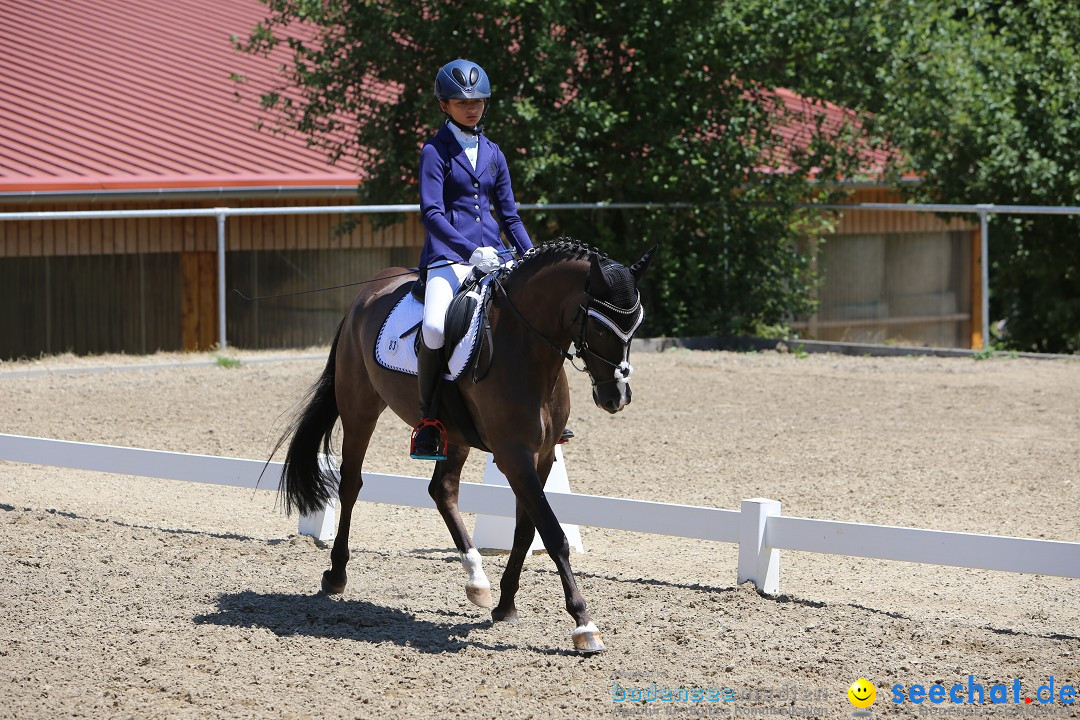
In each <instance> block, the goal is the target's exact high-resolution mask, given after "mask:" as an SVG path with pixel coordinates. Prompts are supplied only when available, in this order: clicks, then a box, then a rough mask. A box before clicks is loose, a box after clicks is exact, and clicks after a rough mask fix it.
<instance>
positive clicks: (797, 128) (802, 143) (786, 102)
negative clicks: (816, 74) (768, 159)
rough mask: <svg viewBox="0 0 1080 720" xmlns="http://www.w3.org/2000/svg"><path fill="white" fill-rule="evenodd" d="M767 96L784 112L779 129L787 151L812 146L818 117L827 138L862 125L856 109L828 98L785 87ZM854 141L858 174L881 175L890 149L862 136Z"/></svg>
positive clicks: (785, 164)
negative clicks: (869, 143) (843, 105)
mask: <svg viewBox="0 0 1080 720" xmlns="http://www.w3.org/2000/svg"><path fill="white" fill-rule="evenodd" d="M765 97H766V99H767V100H770V99H771V100H773V101H774V102H775V103H776V106H777V109H778V111H779V112H780V113H782V115H781V118H780V120H779V122H778V123H777V126H776V133H777V135H779V136H780V138H782V143H783V148H784V150H782V152H783V153H784V154H785V155H786V154H787V152H788V151H790V150H802V151H804V150H806V149H807V148H809V147H810V143H811V141H812V140H813V134H814V132H815V129H816V126H817V122H818V120H820V121H821V132H822V134H823V135H825V136H826V138H837V137H838V136H839V135H840V133H843V132H844V131H845V130H846V129H848V128H851V129H854V130H855V131H856V133H858V132H859V131H861V129H862V123H861V122H860V121H859V118H858V115H857V114H856V113H855V111H854V110H850V109H848V108H845V107H841V106H840V105H836V104H834V103H831V102H828V101H825V100H812V99H810V98H806V97H803V96H801V95H797V94H796V93H794V92H792V91H791V90H787V89H784V88H778V89H776V90H770V91H768V92H766V94H765ZM854 143H855V144H854V147H853V150H854V152H856V153H857V155H858V161H859V163H858V164H859V170H858V172H859V174H860V175H862V176H864V177H868V178H880V177H881V175H882V174H883V173H884V171H885V167H886V165H887V163H888V161H889V158H890V152H889V151H888V150H887V149H884V148H877V147H870V146H869V145H868V144H867V142H866V141H865V140H862V139H856V140H855V141H854ZM778 161H779V162H778V165H779V166H780V167H779V169H780V170H781V171H788V170H791V169H792V167H791V163H790V161H789V160H788V158H787V157H780V158H778ZM817 174H818V173H817V170H816V169H813V170H812V171H811V177H815V178H816V177H817Z"/></svg>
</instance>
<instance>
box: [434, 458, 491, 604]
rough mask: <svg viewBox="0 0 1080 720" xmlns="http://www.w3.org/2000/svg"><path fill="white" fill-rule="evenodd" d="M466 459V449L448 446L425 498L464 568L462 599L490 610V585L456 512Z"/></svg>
mask: <svg viewBox="0 0 1080 720" xmlns="http://www.w3.org/2000/svg"><path fill="white" fill-rule="evenodd" d="M468 457H469V448H468V447H462V446H458V445H451V446H449V447H448V448H447V449H446V459H445V460H440V461H439V462H437V463H435V471H434V473H432V476H431V483H430V484H429V485H428V494H429V495H431V499H432V500H434V501H435V507H437V508H438V509H439V514H440V515H442V517H443V521H444V522H445V523H446V527H447V529H449V530H450V536H451V537H452V538H453V539H454V545H456V546H457V549H458V553H460V555H461V564H462V565H463V566H464V567H465V572H467V573H468V575H469V579H468V580H467V581H466V583H465V596H466V597H468V598H469V601H470V602H471V603H473V604H474V605H477V606H479V607H482V608H490V607H491V583H490V582H489V581H488V579H487V575H485V574H484V567H483V562H482V560H481V558H480V553H479V551H477V549H476V547H475V546H474V545H473V541H472V538H471V537H469V531H468V530H466V529H465V522H464V521H463V520H462V519H461V513H460V512H459V511H458V489H459V487H460V483H461V468H462V467H463V466H464V465H465V460H466V459H467V458H468Z"/></svg>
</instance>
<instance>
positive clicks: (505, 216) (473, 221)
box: [419, 125, 533, 268]
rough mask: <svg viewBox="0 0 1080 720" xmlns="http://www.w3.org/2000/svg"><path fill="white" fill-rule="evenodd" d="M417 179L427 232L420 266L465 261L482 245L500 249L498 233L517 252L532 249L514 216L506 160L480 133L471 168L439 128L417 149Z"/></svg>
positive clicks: (450, 136)
mask: <svg viewBox="0 0 1080 720" xmlns="http://www.w3.org/2000/svg"><path fill="white" fill-rule="evenodd" d="M419 180H420V217H421V220H422V221H423V223H424V228H425V229H426V230H427V239H426V240H425V242H424V249H423V251H422V252H421V253H420V265H419V266H420V267H421V268H426V267H428V266H430V265H432V264H435V263H438V262H440V261H443V260H451V261H454V262H461V263H467V262H468V261H469V258H470V257H471V256H472V253H473V250H475V249H476V248H478V247H480V246H482V245H487V246H489V247H494V248H497V249H499V250H502V249H503V242H502V240H501V239H500V238H499V231H500V229H501V230H502V232H503V233H505V235H506V237H507V239H509V240H510V242H511V243H513V245H514V247H515V248H517V250H518V252H519V253H524V252H525V251H526V250H529V249H530V248H531V247H532V246H533V245H532V240H530V239H529V234H528V233H527V232H526V231H525V225H524V224H522V222H521V218H520V217H519V216H518V211H517V203H516V202H515V201H514V190H513V188H512V187H511V185H510V172H509V171H508V170H507V168H506V157H505V156H504V155H503V153H502V150H500V149H499V146H498V145H496V144H495V143H493V142H491V141H490V140H488V139H487V137H485V136H484V135H480V141H479V146H478V147H477V155H476V169H475V170H473V167H472V164H471V163H470V162H469V158H468V157H466V156H465V151H464V149H462V147H461V144H460V143H459V142H458V141H457V138H456V137H454V133H453V131H452V130H451V129H450V127H449V126H448V125H443V127H442V129H441V130H439V132H438V133H436V135H435V137H433V138H431V139H430V140H428V141H427V142H426V143H424V148H423V149H422V150H421V151H420V177H419ZM492 210H494V211H495V215H496V216H497V219H496V217H493V216H492V214H491V213H492Z"/></svg>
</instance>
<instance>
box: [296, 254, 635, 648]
mask: <svg viewBox="0 0 1080 720" xmlns="http://www.w3.org/2000/svg"><path fill="white" fill-rule="evenodd" d="M655 251H656V248H655V247H654V248H653V249H652V250H650V251H649V252H647V253H646V254H645V255H644V257H642V258H641V259H640V260H639V261H638V262H637V263H635V264H634V265H633V266H631V267H629V268H628V267H624V266H623V265H620V264H618V263H616V262H614V261H613V260H610V259H609V258H607V257H606V256H604V255H602V254H600V253H599V252H598V251H596V250H593V249H589V248H588V247H585V246H583V245H580V244H578V243H576V242H572V241H557V242H554V243H550V244H547V245H543V246H540V247H538V248H535V249H533V250H530V251H529V252H528V253H526V254H525V256H524V257H523V258H522V259H521V261H520V262H518V264H517V265H516V266H515V267H514V268H513V269H512V270H511V271H510V272H509V273H508V274H506V275H505V276H504V277H503V278H502V280H501V285H497V286H496V287H494V288H492V292H495V293H496V296H495V298H494V300H493V301H492V305H491V311H490V325H491V330H492V333H491V336H492V343H491V346H492V347H493V348H494V352H493V354H492V358H491V363H490V369H489V370H488V372H487V374H486V376H484V377H483V378H482V379H481V380H480V381H479V382H474V381H473V378H472V374H471V373H468V372H466V373H464V374H463V375H462V376H461V377H460V378H459V379H458V380H457V383H458V386H459V388H460V392H461V394H462V396H463V398H464V401H465V404H466V406H467V407H468V410H469V412H470V413H471V415H472V418H473V421H474V424H475V428H476V431H477V434H478V436H479V437H480V439H481V441H482V442H483V444H484V445H486V446H487V447H488V448H490V450H491V452H492V454H493V455H494V458H495V463H496V465H497V466H498V468H499V470H500V471H501V472H502V473H503V474H504V475H505V476H506V478H507V480H508V481H509V483H510V487H511V488H512V489H513V491H514V495H515V497H516V498H517V525H516V528H515V531H514V542H513V550H512V551H511V552H510V556H509V558H508V560H507V563H506V570H505V571H504V573H503V576H502V580H501V582H500V590H501V592H500V596H499V604H498V605H497V606H496V607H495V608H494V610H492V618H493V620H495V621H500V620H512V619H514V618H516V616H517V609H516V607H515V605H514V596H515V594H516V593H517V589H518V581H519V579H520V576H521V568H522V565H523V563H524V561H525V556H526V553H527V552H528V549H529V546H530V544H531V542H532V538H533V531H534V528H535V529H536V530H538V531H539V533H540V537H541V538H542V540H543V542H544V547H545V548H546V549H547V551H548V553H549V554H550V556H551V557H552V559H553V560H554V561H555V565H556V567H557V568H558V571H559V576H560V578H561V579H562V584H563V591H564V593H565V595H566V609H567V611H568V612H569V613H570V615H572V616H573V618H574V621H575V623H576V626H575V629H574V632H573V640H574V646H575V648H576V649H577V650H579V651H581V652H598V651H601V650H603V649H604V644H603V640H602V639H601V637H600V632H599V631H598V630H597V629H596V626H595V625H594V624H593V622H592V619H591V618H590V616H589V613H588V611H587V610H586V609H585V599H584V598H583V597H582V596H581V593H580V592H579V590H578V586H577V582H576V581H575V580H574V576H573V573H572V572H571V570H570V547H569V544H568V543H567V540H566V536H565V535H564V534H563V531H562V528H560V526H559V521H558V519H557V518H556V517H555V513H554V512H552V509H551V507H550V505H549V504H548V502H547V499H546V498H545V497H544V484H545V482H546V481H547V476H548V473H549V471H550V470H551V464H552V461H553V460H554V457H555V444H556V441H558V440H559V437H560V435H561V433H562V430H563V428H564V427H565V425H566V419H567V417H568V415H569V412H570V393H569V388H568V385H567V380H566V374H565V372H564V369H563V360H564V359H567V358H570V359H572V357H573V356H571V355H570V354H569V353H568V349H569V348H570V346H571V345H574V346H575V347H576V356H577V357H579V358H581V359H583V360H584V364H585V369H586V370H587V371H588V373H589V376H590V379H591V380H592V385H593V387H592V394H593V401H594V402H595V403H596V405H597V406H598V407H600V408H602V409H604V410H606V411H607V412H609V413H615V412H618V411H619V410H622V409H623V408H624V407H625V406H626V405H627V404H628V403H629V402H630V383H629V380H630V373H631V371H632V369H631V367H630V364H629V361H628V359H629V352H630V341H631V339H632V338H633V334H634V332H635V331H636V330H637V328H638V326H639V325H640V324H641V319H642V317H643V316H644V311H643V310H642V307H641V301H640V294H639V293H638V289H637V285H638V282H640V280H641V278H642V276H643V275H644V273H645V271H646V269H647V268H648V265H649V262H650V260H651V259H652V257H653V254H654V253H655ZM413 280H415V275H410V274H408V273H407V272H403V270H402V269H401V268H390V269H387V270H384V271H383V272H382V273H380V274H379V275H377V276H376V277H375V278H374V280H373V281H371V282H369V283H368V284H366V285H365V286H364V289H363V290H361V291H360V292H359V293H358V294H357V296H356V299H355V300H354V301H353V304H352V307H351V308H350V309H349V311H348V313H347V314H346V316H345V318H344V320H342V323H341V326H340V327H339V328H338V333H337V336H336V338H335V339H334V343H333V346H332V347H331V349H330V357H329V359H328V360H327V363H326V369H325V370H323V373H322V376H321V377H320V378H319V380H318V381H317V382H316V383H315V385H313V386H312V388H311V390H310V391H309V397H310V399H309V400H308V402H307V404H306V406H305V407H304V408H303V409H302V410H301V411H300V413H299V415H298V416H297V417H296V418H295V420H294V421H293V423H292V424H291V426H290V428H289V430H288V431H286V434H285V436H283V437H282V440H281V441H280V442H279V447H280V445H281V444H283V443H284V441H285V440H286V438H287V437H288V436H289V434H291V435H292V441H291V442H290V444H289V449H288V453H287V455H286V458H285V466H284V469H283V471H282V477H281V492H282V494H283V495H284V497H285V508H286V511H287V512H291V511H292V510H293V509H297V510H299V511H300V512H302V513H307V512H312V511H314V510H317V509H319V508H321V507H323V506H324V505H325V503H326V502H327V501H328V500H329V499H330V497H331V496H332V495H333V494H334V493H339V497H340V502H341V520H340V525H339V527H338V533H337V538H336V539H335V541H334V548H333V550H332V551H331V554H330V560H331V567H330V569H329V570H327V571H325V572H324V573H323V579H322V587H323V590H324V591H325V592H327V593H340V592H343V591H344V589H345V584H346V581H347V576H346V572H345V566H346V564H347V563H348V561H349V527H350V524H351V522H352V511H353V505H354V503H355V502H356V498H357V494H358V493H359V492H360V487H361V486H362V485H363V478H362V476H361V467H362V465H363V463H364V454H365V453H366V451H367V448H368V442H369V441H370V439H371V434H372V432H373V431H374V429H375V423H376V421H378V419H379V416H380V414H382V411H383V410H385V409H386V408H387V407H388V406H389V407H390V409H391V410H393V411H394V413H395V414H396V415H397V416H398V417H400V418H401V419H402V420H404V421H405V423H406V424H408V425H410V426H411V425H414V424H415V423H416V422H417V421H418V420H419V419H420V418H419V414H420V413H419V408H418V397H417V395H418V393H417V384H416V378H415V377H414V376H412V375H407V374H404V373H400V372H395V371H391V370H387V369H385V368H383V367H382V366H380V365H378V364H377V363H376V361H375V352H374V345H375V342H376V340H377V338H378V335H379V329H380V326H381V324H382V322H383V320H384V319H385V318H386V316H387V314H388V313H389V312H390V310H391V309H392V308H393V307H394V306H395V304H396V303H397V302H398V300H400V299H401V298H402V297H403V296H404V295H405V293H407V292H409V289H410V286H411V284H412V281H413ZM474 362H476V361H475V360H474ZM443 382H449V381H446V380H444V381H443ZM339 417H340V419H341V425H342V431H343V437H342V447H341V480H340V487H339V486H338V484H337V481H336V480H335V478H334V477H333V476H332V475H331V474H329V473H327V472H326V471H325V470H324V469H323V468H322V467H321V466H320V463H319V460H318V454H319V453H320V452H325V453H326V454H327V455H330V438H331V434H332V433H333V430H334V426H335V422H336V421H337V419H338V418H339ZM448 432H449V444H448V447H447V452H446V455H447V458H446V460H443V461H440V462H437V463H436V464H435V471H434V474H433V475H432V478H431V484H430V485H429V486H428V492H429V493H430V494H431V497H432V498H433V499H434V501H435V505H436V507H437V508H438V510H439V512H440V513H441V514H442V517H443V519H444V520H445V522H446V526H447V527H448V528H449V529H450V535H451V536H452V537H453V539H454V544H455V545H456V546H457V549H458V552H459V553H460V554H461V561H462V564H463V565H464V567H465V570H466V572H467V573H468V576H469V579H468V582H467V583H466V595H467V597H468V598H469V600H470V601H472V602H473V603H475V604H476V605H478V606H480V607H484V608H490V607H491V605H492V599H491V589H490V588H491V585H490V583H489V582H488V579H487V577H486V576H485V575H484V570H483V567H482V565H481V559H480V553H479V552H478V551H477V550H476V548H475V547H474V545H473V542H472V538H470V536H469V533H468V531H467V530H466V529H465V525H464V523H463V522H462V519H461V515H460V514H459V513H458V483H459V481H460V476H461V468H462V466H463V465H464V463H465V459H466V457H467V456H468V454H469V449H470V448H469V445H468V441H467V440H466V438H465V436H464V435H463V434H462V433H461V432H459V431H458V430H456V429H455V428H454V427H449V428H448ZM402 452H405V442H404V439H403V441H402Z"/></svg>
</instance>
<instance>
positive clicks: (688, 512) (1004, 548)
mask: <svg viewBox="0 0 1080 720" xmlns="http://www.w3.org/2000/svg"><path fill="white" fill-rule="evenodd" d="M0 460H7V461H13V462H22V463H32V464H35V465H49V466H54V467H64V468H72V469H77V470H92V471H97V472H106V473H112V474H118V475H137V476H142V477H155V478H164V479H169V480H187V481H192V482H201V483H211V484H215V485H229V486H233V487H242V488H256V487H258V488H261V489H264V490H276V489H277V479H278V477H279V476H280V474H281V463H277V462H272V463H269V465H267V464H266V463H264V462H262V461H259V460H244V459H240V458H225V457H214V456H211V455H192V454H187V453H177V452H164V451H160V450H144V449H140V448H128V447H119V446H115V445H97V444H92V443H81V442H69V441H64V440H51V439H45V438H36V437H26V436H22V435H6V434H0ZM264 468H265V471H266V472H265V473H263V470H264ZM260 475H262V481H261V482H260ZM427 486H428V480H427V479H424V478H416V477H407V476H402V475H383V474H379V473H364V488H363V491H362V492H361V494H360V499H361V500H364V501H366V502H376V503H387V504H391V505H404V506H408V507H421V508H431V509H434V507H435V505H434V502H433V501H432V500H431V498H430V497H429V496H428V492H427ZM547 497H548V501H549V502H550V503H551V507H552V508H553V509H554V510H555V514H556V515H558V516H559V520H560V521H561V522H563V523H574V524H578V525H588V526H592V527H603V528H611V529H615V530H631V531H634V532H643V533H652V534H656V535H670V536H675V537H685V538H696V539H701V540H715V541H719V542H733V543H738V545H739V567H738V582H739V583H743V582H745V581H747V580H750V581H752V582H753V583H754V585H755V586H756V587H757V589H758V590H759V591H760V592H763V593H765V594H770V595H772V594H776V593H778V592H779V590H780V550H801V551H805V552H819V553H828V554H833V555H848V556H853V557H864V558H874V559H878V560H899V561H905V562H916V563H927V564H933V565H951V566H957V567H966V568H977V569H983V570H1003V571H1008V572H1020V573H1031V574H1036V575H1055V576H1058V577H1068V578H1080V543H1074V542H1062V541H1055V540H1034V539H1026V538H1014V537H1003V536H997V535H975V534H970V533H960V532H948V531H941V530H920V529H915V528H902V527H890V526H885V525H865V524H860V523H847V522H832V521H829V520H813V519H809V518H798V517H785V516H783V515H781V514H780V503H779V502H777V501H775V500H766V499H760V498H759V499H752V500H744V501H743V502H742V507H741V509H740V510H719V509H716V508H708V507H697V506H692V505H676V504H673V503H660V502H649V501H645V500H629V499H625V498H614V497H603V496H599V495H579V494H573V493H561V492H549V493H547ZM459 507H460V509H461V510H462V511H463V512H471V513H482V514H486V515H495V516H498V517H514V515H515V502H514V494H513V491H512V490H510V488H508V487H502V486H498V485H483V484H480V483H468V482H463V483H461V494H460V499H459ZM300 530H301V532H303V533H304V534H309V535H314V536H316V537H319V538H320V539H329V538H330V537H333V532H334V507H333V506H332V505H331V506H330V507H327V508H325V509H324V510H323V511H322V512H320V513H318V514H316V515H314V516H305V517H302V518H301V519H300Z"/></svg>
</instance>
